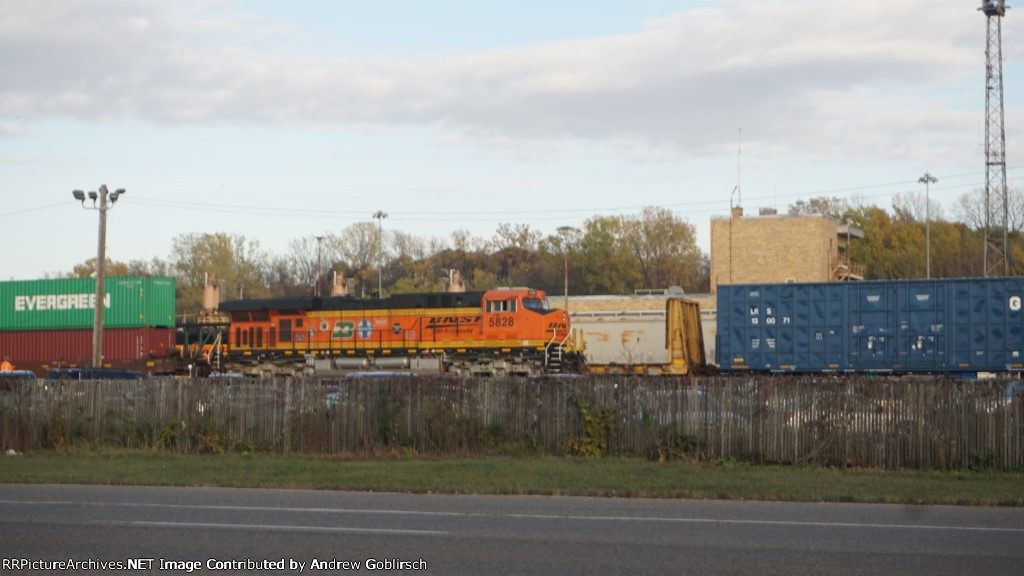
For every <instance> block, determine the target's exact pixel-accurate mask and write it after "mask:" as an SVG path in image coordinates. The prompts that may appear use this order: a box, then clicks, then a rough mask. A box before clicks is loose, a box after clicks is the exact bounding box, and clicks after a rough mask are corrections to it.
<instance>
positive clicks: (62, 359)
mask: <svg viewBox="0 0 1024 576" xmlns="http://www.w3.org/2000/svg"><path fill="white" fill-rule="evenodd" d="M174 334H175V330H174V329H173V328H112V329H109V330H104V331H103V362H104V364H112V365H115V366H118V365H121V364H123V363H132V362H136V361H142V360H147V359H150V358H158V357H164V356H168V355H169V354H171V353H172V352H173V351H174ZM0 355H3V356H9V357H10V358H11V362H13V363H14V365H15V366H16V367H19V368H21V367H25V368H29V369H33V368H31V367H35V366H39V365H43V364H46V365H62V364H77V365H83V366H89V365H91V363H92V330H91V329H90V330H20V331H7V332H0Z"/></svg>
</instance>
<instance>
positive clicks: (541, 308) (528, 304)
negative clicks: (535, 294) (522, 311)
mask: <svg viewBox="0 0 1024 576" xmlns="http://www.w3.org/2000/svg"><path fill="white" fill-rule="evenodd" d="M523 307H525V308H526V309H527V310H533V311H534V312H547V311H548V310H550V309H551V307H550V306H548V299H547V298H523Z"/></svg>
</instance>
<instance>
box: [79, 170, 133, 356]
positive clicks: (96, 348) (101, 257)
mask: <svg viewBox="0 0 1024 576" xmlns="http://www.w3.org/2000/svg"><path fill="white" fill-rule="evenodd" d="M71 194H72V195H73V196H74V197H75V200H78V201H80V202H81V203H82V208H85V209H86V210H99V211H100V238H99V246H98V248H97V249H96V301H95V303H94V304H93V309H94V310H95V313H94V314H93V317H92V365H93V367H94V368H100V367H102V366H103V308H104V298H103V297H104V286H103V284H104V279H105V276H104V275H105V262H106V258H107V209H108V208H110V207H112V206H113V205H114V204H115V203H117V199H118V198H120V197H121V195H122V194H124V188H118V189H117V190H115V191H114V192H112V193H110V194H109V197H110V205H109V206H108V205H107V197H108V193H107V185H106V184H103V185H101V186H100V191H99V193H96V192H89V199H90V200H92V208H89V207H88V206H86V205H85V192H82V191H81V190H73V191H72V192H71ZM97 198H99V201H100V205H99V206H96V199H97Z"/></svg>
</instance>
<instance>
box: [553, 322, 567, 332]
mask: <svg viewBox="0 0 1024 576" xmlns="http://www.w3.org/2000/svg"><path fill="white" fill-rule="evenodd" d="M548 328H555V329H557V330H567V329H568V328H569V327H568V326H566V325H565V322H552V323H550V324H548Z"/></svg>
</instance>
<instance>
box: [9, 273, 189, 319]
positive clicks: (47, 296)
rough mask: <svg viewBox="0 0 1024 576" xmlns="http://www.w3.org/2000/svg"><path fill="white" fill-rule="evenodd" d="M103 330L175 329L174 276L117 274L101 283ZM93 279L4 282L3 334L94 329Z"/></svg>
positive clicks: (94, 298) (94, 285)
mask: <svg viewBox="0 0 1024 576" xmlns="http://www.w3.org/2000/svg"><path fill="white" fill-rule="evenodd" d="M103 288H104V290H103V292H104V294H105V296H104V298H103V300H104V305H105V306H106V307H105V309H104V312H103V326H104V327H105V328H160V327H173V326H174V278H168V277H165V276H115V277H111V278H107V279H106V280H105V281H104V283H103ZM95 302H96V279H95V278H58V279H55V280H17V281H11V282H0V330H3V331H11V330H73V329H82V328H92V324H93V316H94V314H95V313H96V311H95Z"/></svg>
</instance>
